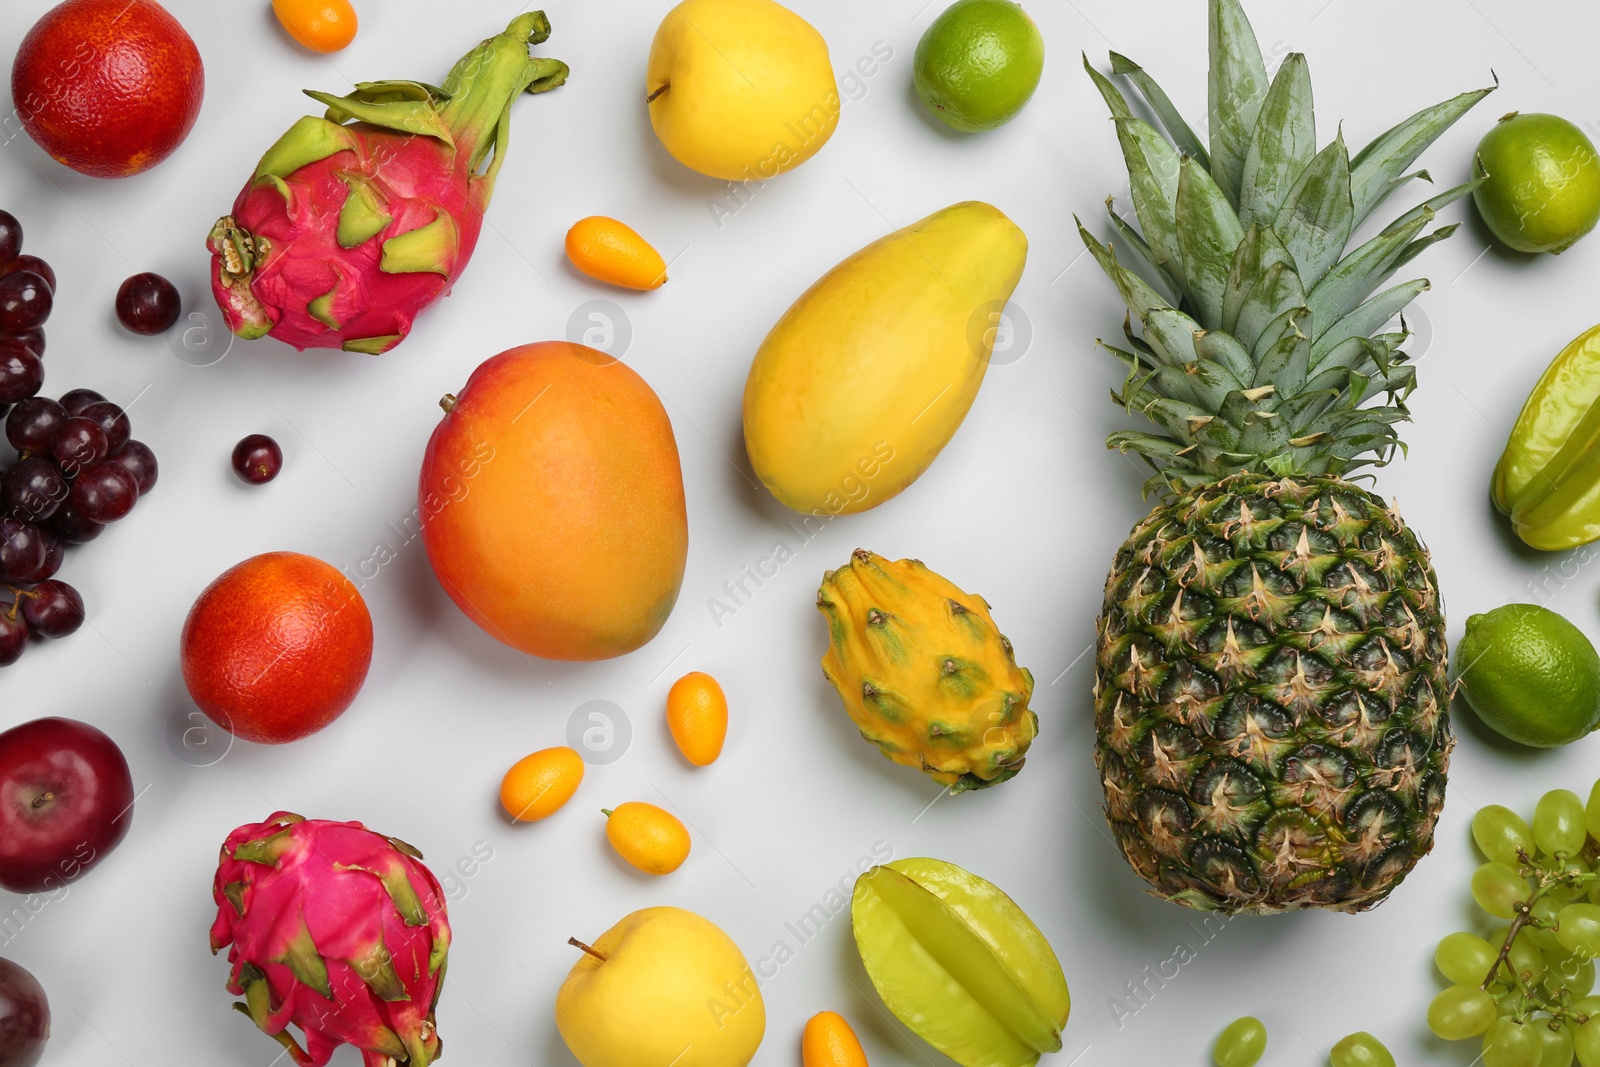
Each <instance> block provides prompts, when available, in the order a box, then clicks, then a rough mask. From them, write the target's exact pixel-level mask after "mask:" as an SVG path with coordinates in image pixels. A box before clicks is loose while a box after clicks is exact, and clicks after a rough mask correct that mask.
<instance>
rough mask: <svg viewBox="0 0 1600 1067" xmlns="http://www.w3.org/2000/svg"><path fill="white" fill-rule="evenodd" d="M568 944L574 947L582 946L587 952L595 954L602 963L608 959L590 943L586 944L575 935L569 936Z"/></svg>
mask: <svg viewBox="0 0 1600 1067" xmlns="http://www.w3.org/2000/svg"><path fill="white" fill-rule="evenodd" d="M567 944H569V945H571V946H572V947H573V948H581V949H583V951H585V952H587V953H588V954H589V955H591V956H593V957H594V958H595V959H597V960H599V961H600V962H601V963H604V962H605V961H606V958H605V957H604V956H602V955H600V953H598V952H596V951H595V950H594V949H592V948H590V947H589V946H588V945H585V944H584V943H583V942H582V941H579V940H578V939H577V938H575V937H569V938H567Z"/></svg>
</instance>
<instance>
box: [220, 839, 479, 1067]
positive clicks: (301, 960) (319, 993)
mask: <svg viewBox="0 0 1600 1067" xmlns="http://www.w3.org/2000/svg"><path fill="white" fill-rule="evenodd" d="M212 892H213V895H214V896H215V898H216V902H217V919H216V922H215V923H213V924H212V926H211V951H212V952H213V953H215V952H219V951H221V950H222V949H223V948H224V947H227V948H228V962H229V963H230V964H232V966H233V969H232V971H231V972H230V973H229V975H228V992H230V993H232V994H234V995H235V996H240V997H243V998H244V1000H243V1002H242V1003H235V1004H234V1007H235V1008H236V1009H238V1010H239V1011H240V1012H242V1013H243V1014H245V1015H248V1016H249V1017H250V1018H251V1020H253V1021H254V1022H255V1024H256V1025H257V1026H258V1027H260V1028H261V1030H262V1032H263V1033H266V1034H268V1035H269V1036H271V1037H272V1038H274V1039H275V1040H276V1041H277V1042H278V1043H279V1044H281V1045H283V1047H284V1048H285V1049H286V1050H287V1051H288V1053H289V1057H290V1058H291V1059H292V1060H293V1061H294V1062H295V1063H296V1064H297V1065H298V1067H323V1065H324V1064H326V1063H327V1062H328V1059H329V1057H330V1056H332V1055H333V1051H334V1050H335V1049H336V1048H338V1047H339V1046H340V1045H344V1044H350V1045H354V1046H356V1047H357V1048H359V1049H360V1050H361V1056H362V1063H363V1064H364V1065H365V1067H398V1065H400V1064H404V1065H406V1067H428V1064H430V1063H432V1062H434V1061H435V1060H437V1059H438V1058H439V1050H440V1043H439V1035H438V1032H437V1031H436V1029H435V1026H434V1021H433V1009H434V1006H435V1005H436V1004H437V1003H438V1000H439V992H440V990H442V989H443V988H444V971H445V957H446V954H447V953H448V952H449V949H450V921H449V918H448V917H447V915H446V914H445V898H444V891H443V890H442V889H441V888H440V886H439V883H438V881H437V880H435V879H434V877H433V874H432V873H431V872H429V870H428V868H426V867H424V866H423V865H422V854H421V853H420V852H418V851H417V850H416V849H414V848H412V847H411V846H410V845H408V844H406V843H405V842H403V841H400V840H398V839H396V838H392V837H384V836H383V835H382V834H377V833H373V832H372V831H371V830H368V829H367V828H366V827H365V826H362V825H361V824H360V823H358V822H329V821H327V820H325V819H309V820H308V819H303V818H301V817H300V816H298V815H291V814H289V813H288V812H283V811H280V812H277V813H275V814H274V815H272V816H270V817H268V819H267V820H266V821H265V822H260V823H249V824H247V825H245V826H241V827H239V828H238V829H237V830H235V831H233V833H231V834H229V835H228V839H227V841H226V842H225V843H224V844H223V846H222V856H221V859H220V861H219V862H218V865H217V877H216V881H215V883H214V885H213V889H212ZM290 1023H293V1024H294V1025H296V1026H298V1027H299V1028H300V1030H301V1032H302V1033H303V1034H304V1035H305V1047H304V1048H301V1047H300V1045H299V1043H298V1042H296V1041H295V1039H294V1037H293V1036H292V1035H290V1034H289V1032H288V1030H287V1027H288V1026H289V1024H290Z"/></svg>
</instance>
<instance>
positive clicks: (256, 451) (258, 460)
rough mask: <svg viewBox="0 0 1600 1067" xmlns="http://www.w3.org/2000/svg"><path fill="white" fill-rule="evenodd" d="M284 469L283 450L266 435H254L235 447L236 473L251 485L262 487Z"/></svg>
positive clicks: (234, 464)
mask: <svg viewBox="0 0 1600 1067" xmlns="http://www.w3.org/2000/svg"><path fill="white" fill-rule="evenodd" d="M282 469H283V449H281V448H279V447H278V442H276V441H274V440H273V439H272V438H270V437H268V436H267V435H266V434H264V433H253V434H251V435H250V436H249V437H246V438H245V439H244V440H242V441H240V442H239V443H238V444H236V445H234V446H233V470H234V473H235V474H237V475H238V476H239V477H241V478H243V479H244V480H245V481H247V482H249V483H250V484H251V485H262V484H265V483H266V482H270V481H272V479H274V478H276V477H277V476H278V472H279V471H280V470H282Z"/></svg>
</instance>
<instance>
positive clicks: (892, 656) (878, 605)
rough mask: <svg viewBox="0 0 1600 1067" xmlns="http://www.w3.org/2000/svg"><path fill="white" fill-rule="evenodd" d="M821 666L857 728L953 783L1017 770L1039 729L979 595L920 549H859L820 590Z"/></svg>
mask: <svg viewBox="0 0 1600 1067" xmlns="http://www.w3.org/2000/svg"><path fill="white" fill-rule="evenodd" d="M817 608H818V609H819V610H820V611H821V612H822V614H823V616H824V617H825V618H827V620H828V638H829V641H828V653H827V655H825V656H823V657H822V673H823V674H824V675H825V676H827V679H828V681H830V682H832V683H833V685H834V688H836V689H838V690H839V696H840V698H841V699H843V701H844V708H845V711H846V712H848V713H849V715H850V718H851V720H852V721H854V722H855V724H856V726H857V727H858V728H859V729H860V730H861V736H862V737H864V738H866V739H867V740H868V741H871V742H872V743H873V744H875V745H877V746H878V748H879V749H880V750H882V752H883V754H884V755H885V756H888V757H889V758H890V759H891V760H893V761H894V762H896V763H900V764H904V765H905V766H907V767H915V768H917V769H918V770H920V771H922V772H923V773H924V774H926V775H928V777H930V778H932V779H933V780H934V781H936V782H938V783H940V784H941V785H945V786H948V787H949V788H950V791H951V792H952V793H960V792H964V791H965V790H968V789H982V788H984V787H985V786H991V785H996V784H998V783H1000V782H1004V781H1006V780H1007V779H1009V778H1012V777H1014V776H1015V775H1016V773H1017V772H1018V771H1020V770H1021V769H1022V763H1023V760H1024V758H1025V757H1026V756H1027V753H1028V746H1029V745H1030V744H1032V743H1033V738H1034V735H1035V734H1036V733H1037V732H1038V729H1039V717H1038V716H1037V715H1035V714H1034V713H1033V712H1032V711H1031V710H1030V709H1029V708H1028V700H1029V699H1030V698H1031V697H1032V696H1033V675H1032V674H1030V673H1029V672H1028V671H1027V670H1026V669H1024V668H1022V667H1018V666H1017V661H1016V657H1015V656H1014V655H1013V654H1012V651H1011V642H1010V641H1008V640H1007V639H1006V636H1005V635H1004V634H1002V633H1001V632H1000V631H999V630H998V629H997V628H996V627H995V624H994V620H993V619H992V618H990V617H989V605H988V602H986V601H985V600H984V599H983V598H982V597H980V596H974V595H972V594H969V593H964V592H962V591H961V590H960V589H959V588H957V587H956V586H955V585H954V584H952V583H951V582H950V581H949V580H947V579H945V578H942V577H940V576H939V575H937V574H935V573H934V572H933V571H930V570H929V569H928V568H927V567H926V566H924V565H923V563H922V561H921V560H915V559H903V560H900V561H899V562H896V563H890V562H889V561H888V560H886V559H884V558H883V557H882V556H879V555H876V554H874V553H872V552H868V551H867V550H866V549H864V548H858V549H856V550H855V552H854V553H853V554H852V555H851V557H850V562H849V564H847V565H846V566H843V567H840V568H839V569H838V570H836V571H829V572H828V574H827V575H826V576H825V577H824V578H823V580H822V588H821V589H820V590H818V592H817Z"/></svg>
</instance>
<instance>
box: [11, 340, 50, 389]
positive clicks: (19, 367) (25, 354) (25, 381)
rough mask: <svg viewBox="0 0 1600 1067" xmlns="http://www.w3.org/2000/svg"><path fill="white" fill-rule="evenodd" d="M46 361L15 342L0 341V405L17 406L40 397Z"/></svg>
mask: <svg viewBox="0 0 1600 1067" xmlns="http://www.w3.org/2000/svg"><path fill="white" fill-rule="evenodd" d="M43 384H44V360H42V359H40V358H39V356H38V354H37V353H35V352H34V351H33V349H31V348H24V347H23V346H22V345H19V344H18V343H17V342H15V341H0V404H15V403H16V402H17V401H19V400H26V399H28V398H29V397H30V396H38V395H39V387H40V386H42V385H43Z"/></svg>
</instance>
